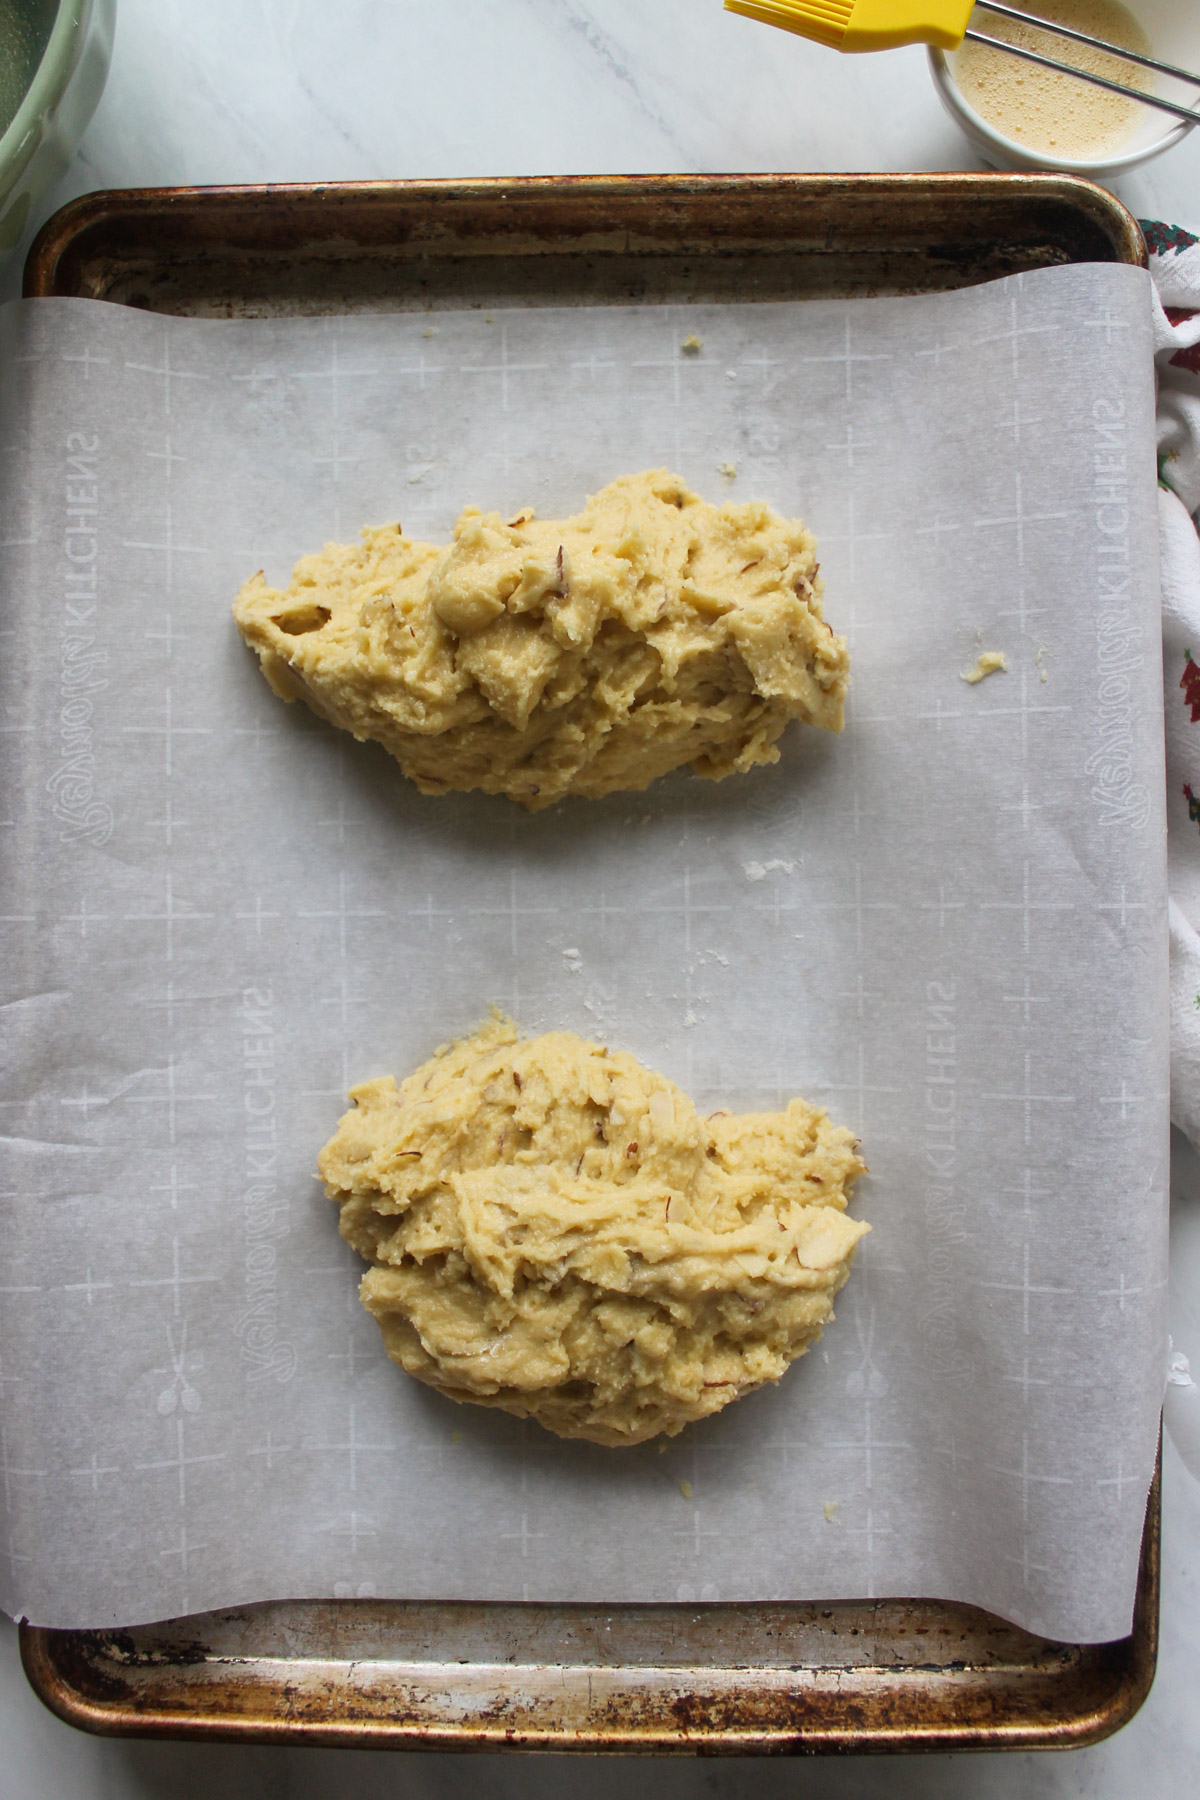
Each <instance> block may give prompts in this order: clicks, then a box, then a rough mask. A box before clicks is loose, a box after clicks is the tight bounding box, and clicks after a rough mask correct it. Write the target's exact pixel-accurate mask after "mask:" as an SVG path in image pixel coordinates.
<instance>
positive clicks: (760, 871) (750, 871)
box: [742, 856, 796, 881]
mask: <svg viewBox="0 0 1200 1800" xmlns="http://www.w3.org/2000/svg"><path fill="white" fill-rule="evenodd" d="M777 869H778V870H779V872H780V873H781V874H783V875H794V874H795V873H796V864H795V862H794V861H793V862H784V861H783V859H782V857H778V856H773V857H772V858H771V860H770V862H765V863H761V862H748V863H743V864H742V870H743V872H744V874H745V877H746V880H747V881H765V880H766V879H767V876H768V875H772V874H774V873H775V871H776V870H777Z"/></svg>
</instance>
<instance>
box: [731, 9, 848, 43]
mask: <svg viewBox="0 0 1200 1800" xmlns="http://www.w3.org/2000/svg"><path fill="white" fill-rule="evenodd" d="M725 10H726V12H736V13H744V14H745V16H746V18H748V19H759V20H761V22H762V23H763V24H764V25H779V26H782V28H783V30H784V31H794V32H797V33H798V34H799V36H800V37H806V38H811V39H812V41H813V42H814V43H816V44H826V45H827V46H828V47H829V49H831V50H838V49H840V48H841V43H842V39H843V38H844V37H845V35H846V27H847V26H848V25H849V23H850V15H851V13H852V12H853V11H854V0H725Z"/></svg>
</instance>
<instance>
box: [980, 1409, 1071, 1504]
mask: <svg viewBox="0 0 1200 1800" xmlns="http://www.w3.org/2000/svg"><path fill="white" fill-rule="evenodd" d="M987 1466H988V1468H989V1469H990V1470H991V1471H992V1473H993V1474H994V1475H1003V1476H1005V1477H1006V1478H1007V1479H1008V1480H1010V1481H1015V1482H1017V1483H1018V1484H1019V1486H1020V1489H1021V1519H1022V1522H1023V1524H1024V1525H1025V1526H1026V1527H1028V1525H1029V1495H1030V1489H1031V1488H1034V1487H1071V1486H1073V1482H1072V1479H1071V1477H1070V1476H1069V1475H1045V1474H1042V1473H1039V1472H1038V1471H1037V1470H1035V1469H1034V1468H1033V1467H1032V1466H1031V1464H1030V1460H1029V1433H1028V1432H1027V1431H1023V1432H1022V1433H1021V1466H1020V1467H1019V1468H1017V1469H1008V1468H1005V1467H1003V1466H1002V1465H1001V1464H1000V1463H989V1464H988V1465H987Z"/></svg>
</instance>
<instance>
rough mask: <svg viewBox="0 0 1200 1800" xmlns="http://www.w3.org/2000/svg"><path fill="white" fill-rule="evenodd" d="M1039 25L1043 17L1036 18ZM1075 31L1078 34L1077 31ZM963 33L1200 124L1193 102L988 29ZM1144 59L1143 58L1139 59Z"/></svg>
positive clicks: (1102, 46) (1001, 9) (1101, 46)
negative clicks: (1130, 82)
mask: <svg viewBox="0 0 1200 1800" xmlns="http://www.w3.org/2000/svg"><path fill="white" fill-rule="evenodd" d="M988 10H989V11H993V10H994V11H997V12H1004V11H1005V10H1006V9H1005V8H1004V7H996V8H991V7H989V9H988ZM1036 23H1038V24H1039V25H1040V24H1041V23H1042V21H1041V20H1040V19H1039V20H1037V21H1036ZM1072 35H1075V36H1077V35H1078V33H1073V34H1072ZM963 36H964V37H967V38H970V40H971V42H972V43H974V44H986V45H987V46H988V48H989V49H991V50H1002V51H1003V52H1004V53H1005V55H1007V56H1019V57H1020V58H1021V59H1022V61H1023V62H1031V63H1037V64H1038V65H1039V67H1040V68H1043V69H1057V70H1058V71H1059V73H1060V74H1062V75H1074V76H1075V77H1076V78H1077V79H1078V80H1080V81H1088V82H1090V83H1091V84H1092V86H1093V87H1101V88H1107V89H1108V91H1109V93H1111V94H1121V95H1123V96H1124V98H1125V99H1126V100H1137V101H1140V102H1141V104H1142V105H1143V106H1156V107H1157V108H1158V109H1159V111H1160V112H1168V113H1174V115H1175V117H1176V118H1177V119H1186V120H1187V121H1188V123H1189V124H1190V125H1200V111H1198V110H1197V109H1196V108H1195V107H1192V106H1182V105H1180V103H1179V102H1178V101H1176V100H1167V99H1164V97H1163V96H1162V95H1161V94H1147V93H1144V92H1143V91H1142V89H1141V88H1132V87H1129V86H1127V85H1126V83H1125V82H1123V81H1110V80H1109V78H1108V76H1107V75H1095V74H1093V73H1092V71H1091V70H1090V69H1081V68H1080V67H1079V66H1078V64H1077V63H1066V62H1059V60H1058V58H1057V57H1054V56H1043V55H1042V54H1041V52H1040V51H1038V50H1027V49H1026V48H1025V46H1024V45H1023V44H1012V43H1009V42H1008V40H1007V39H1006V38H994V37H989V36H988V34H987V33H986V32H985V31H970V30H968V31H966V32H964V33H963ZM1084 41H1085V42H1088V43H1092V44H1094V45H1095V46H1096V48H1097V49H1100V50H1108V49H1109V48H1110V47H1111V46H1110V45H1108V44H1106V43H1103V42H1102V41H1101V40H1100V39H1099V38H1090V39H1085V40H1084ZM1138 60H1139V61H1140V60H1142V59H1141V58H1139V59H1138ZM1186 79H1187V80H1189V81H1194V82H1196V84H1197V86H1200V77H1197V76H1195V75H1189V76H1187V77H1186Z"/></svg>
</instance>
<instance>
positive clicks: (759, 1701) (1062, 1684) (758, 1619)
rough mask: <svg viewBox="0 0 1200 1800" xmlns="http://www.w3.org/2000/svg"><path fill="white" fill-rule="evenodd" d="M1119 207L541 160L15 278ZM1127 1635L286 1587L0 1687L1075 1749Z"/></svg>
mask: <svg viewBox="0 0 1200 1800" xmlns="http://www.w3.org/2000/svg"><path fill="white" fill-rule="evenodd" d="M1145 259H1146V252H1145V245H1144V243H1143V241H1142V237H1141V233H1140V232H1139V231H1138V228H1137V226H1136V224H1135V222H1134V221H1133V220H1132V219H1131V218H1130V216H1129V214H1128V213H1127V212H1126V211H1125V210H1124V208H1123V207H1121V206H1120V205H1119V204H1118V202H1117V201H1115V200H1114V199H1112V197H1111V196H1110V195H1108V194H1106V193H1105V192H1104V191H1103V190H1102V189H1100V188H1097V187H1093V186H1092V185H1091V184H1089V183H1087V182H1082V181H1077V180H1072V179H1068V178H1062V177H1058V176H1050V175H872V176H860V175H854V176H837V175H767V176H646V177H611V178H610V177H604V178H593V177H571V178H566V179H533V180H520V181H470V182H446V183H440V182H368V183H347V184H340V185H337V186H325V187H272V188H208V189H204V188H166V189H161V188H160V189H141V190H134V191H132V192H118V193H101V194H92V195H88V196H86V197H85V198H84V199H82V200H77V201H75V202H74V203H73V204H72V205H70V206H68V207H65V208H64V209H63V210H62V211H61V212H60V213H58V214H57V215H56V216H55V217H54V218H53V219H51V220H50V222H49V224H48V225H47V226H46V227H45V228H44V230H43V231H42V233H41V235H40V236H39V237H38V239H37V241H36V243H35V244H34V246H33V249H32V250H31V252H30V256H29V260H28V262H27V264H26V270H25V292H26V293H27V294H32V295H53V294H65V295H76V296H83V297H85V298H94V299H103V300H108V301H115V302H119V303H123V304H125V305H131V306H140V307H146V308H150V309H152V310H155V311H160V312H172V313H186V314H191V315H193V316H208V317H251V316H254V315H273V316H278V315H280V314H283V313H314V312H333V311H336V312H345V311H349V310H353V309H356V308H358V309H367V310H371V311H380V310H387V309H397V310H405V309H408V310H411V309H415V308H426V307H449V306H480V307H487V306H498V305H505V304H508V305H513V304H520V305H530V306H533V305H548V304H562V305H566V304H581V303H587V302H590V303H592V304H596V303H598V302H636V301H640V300H641V301H645V300H651V301H653V300H658V301H662V300H700V299H743V300H763V299H794V298H802V297H813V296H818V295H852V294H871V293H904V292H907V293H919V292H928V291H932V290H935V289H937V290H942V289H946V288H952V287H961V286H966V285H968V284H970V283H971V282H976V281H984V280H988V279H991V278H993V277H995V276H1000V275H1009V274H1014V273H1017V272H1019V271H1021V270H1025V269H1034V268H1044V267H1046V266H1047V265H1049V264H1055V263H1069V262H1078V261H1102V262H1127V263H1140V264H1144V263H1145ZM1158 1532H1159V1488H1158V1480H1157V1477H1156V1479H1155V1483H1154V1486H1153V1488H1152V1490H1151V1494H1150V1500H1149V1506H1148V1509H1147V1515H1146V1528H1145V1535H1144V1539H1143V1545H1142V1563H1141V1572H1140V1581H1139V1587H1138V1601H1137V1610H1136V1615H1135V1620H1134V1628H1133V1632H1132V1635H1131V1636H1130V1637H1128V1638H1125V1639H1122V1640H1121V1641H1120V1642H1118V1643H1113V1644H1105V1645H1078V1644H1060V1643H1051V1642H1048V1641H1047V1640H1045V1639H1041V1638H1036V1637H1032V1636H1030V1635H1028V1634H1027V1633H1025V1632H1022V1631H1018V1630H1016V1629H1015V1628H1014V1627H1012V1626H1009V1625H1005V1624H1003V1623H1002V1622H1001V1621H1000V1620H998V1619H995V1618H991V1617H989V1616H988V1615H987V1614H984V1613H981V1612H978V1611H976V1610H975V1609H974V1608H971V1607H966V1606H957V1605H950V1604H946V1603H943V1602H937V1601H926V1600H920V1601H910V1600H881V1601H875V1602H864V1601H840V1602H827V1603H823V1604H822V1603H813V1604H809V1605H779V1604H775V1603H771V1604H761V1605H753V1606H741V1605H704V1606H698V1607H697V1606H686V1605H681V1606H645V1607H638V1606H624V1607H617V1608H603V1607H592V1606H528V1605H525V1606H518V1605H508V1606H503V1605H467V1604H461V1603H454V1604H449V1603H442V1604H436V1603H430V1602H419V1603H418V1602H402V1601H377V1600H330V1601H296V1602H287V1603H274V1604H270V1605H263V1606H252V1607H244V1608H239V1609H236V1610H233V1611H229V1612H222V1613H212V1614H206V1615H203V1616H199V1617H195V1618H189V1619H176V1620H173V1621H169V1622H168V1623H165V1624H159V1625H149V1626H141V1627H138V1628H137V1629H134V1630H127V1631H116V1632H86V1631H48V1630H41V1629H34V1628H31V1627H29V1626H26V1627H23V1628H22V1633H21V1648H22V1655H23V1657H24V1660H25V1667H26V1670H27V1672H28V1675H29V1678H30V1680H31V1682H32V1683H33V1686H34V1687H35V1689H36V1690H37V1692H38V1693H39V1694H40V1695H41V1697H42V1698H43V1700H45V1701H46V1703H47V1705H48V1706H50V1707H51V1708H53V1710H54V1711H55V1712H57V1713H58V1714H59V1715H60V1716H61V1717H62V1718H64V1719H66V1720H68V1721H69V1722H70V1723H72V1724H74V1725H79V1726H83V1727H84V1728H86V1729H88V1730H92V1731H99V1732H107V1733H113V1734H123V1733H138V1734H143V1735H160V1736H197V1737H208V1738H235V1739H242V1740H254V1741H258V1742H277V1743H279V1742H307V1743H323V1744H358V1745H373V1746H379V1747H391V1748H401V1747H405V1746H408V1747H412V1748H418V1749H430V1748H444V1749H453V1750H470V1749H478V1750H492V1749H497V1748H522V1749H543V1750H572V1749H578V1750H585V1751H596V1750H612V1751H673V1752H685V1753H687V1752H692V1753H704V1754H710V1755H711V1754H714V1753H727V1754H735V1755H746V1754H750V1753H774V1754H787V1753H791V1754H795V1753H803V1752H825V1753H828V1752H831V1751H864V1750H948V1749H953V1750H966V1749H999V1748H1004V1747H1012V1748H1021V1749H1031V1748H1045V1747H1048V1746H1053V1745H1060V1746H1067V1745H1078V1744H1085V1743H1091V1742H1094V1741H1095V1740H1096V1739H1098V1738H1101V1737H1104V1736H1105V1735H1106V1734H1107V1733H1109V1732H1111V1731H1114V1730H1116V1728H1117V1727H1118V1726H1119V1725H1121V1724H1123V1723H1124V1722H1125V1720H1126V1719H1128V1718H1130V1717H1131V1716H1132V1715H1133V1713H1135V1712H1136V1711H1137V1709H1138V1707H1139V1706H1140V1705H1141V1703H1142V1701H1143V1700H1144V1698H1145V1696H1146V1694H1147V1693H1148V1691H1149V1688H1150V1683H1151V1680H1152V1679H1153V1675H1154V1663H1155V1656H1156V1651H1157V1638H1158Z"/></svg>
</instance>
